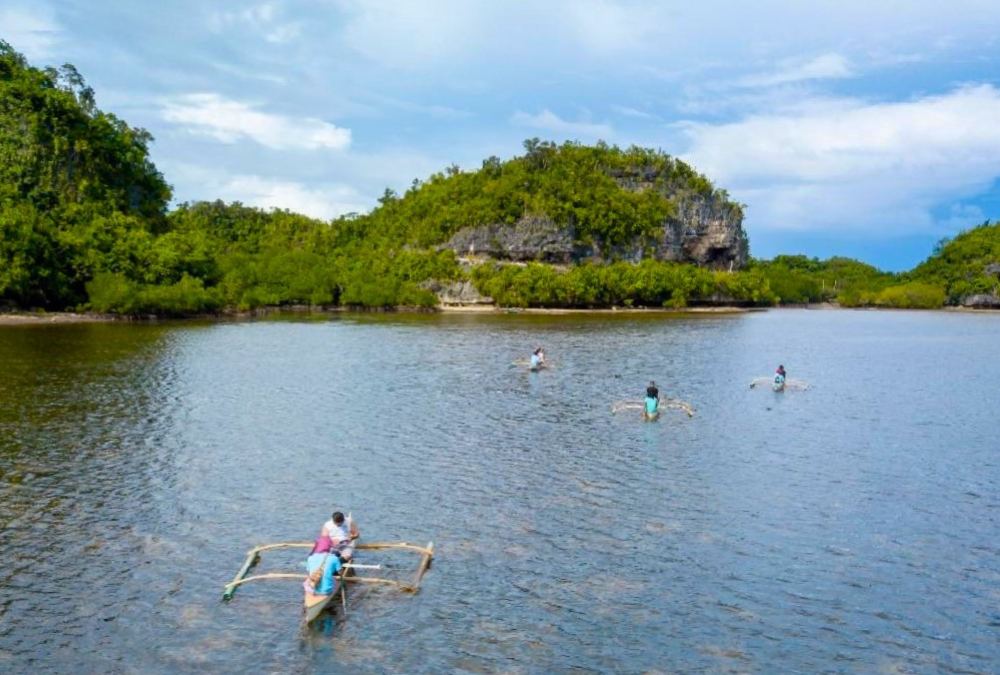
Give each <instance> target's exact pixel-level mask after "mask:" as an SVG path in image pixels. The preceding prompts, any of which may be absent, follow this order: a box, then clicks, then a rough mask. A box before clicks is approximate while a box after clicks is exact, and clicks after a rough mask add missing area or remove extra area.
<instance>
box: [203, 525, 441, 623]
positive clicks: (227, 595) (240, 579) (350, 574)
mask: <svg viewBox="0 0 1000 675" xmlns="http://www.w3.org/2000/svg"><path fill="white" fill-rule="evenodd" d="M312 547H313V542H282V543H277V544H264V545H262V546H256V547H254V548H252V549H250V550H249V551H248V552H247V557H246V560H245V561H244V562H243V566H242V567H240V569H239V571H238V572H237V573H236V576H235V577H234V578H233V580H232V581H231V582H229V583H228V584H226V586H225V591H224V592H223V594H222V599H223V600H225V601H229V600H232V598H233V595H234V594H235V593H236V589H237V588H239V587H240V586H242V585H243V584H245V583H247V582H250V581H257V580H260V579H298V580H299V581H305V580H306V578H307V576H306V574H304V573H297V574H296V573H290V572H271V573H268V574H257V575H252V576H248V575H249V574H250V571H251V570H253V568H254V567H255V566H256V565H257V564H258V563H259V562H260V554H261V553H263V552H265V551H273V550H276V549H283V548H303V549H311V548H312ZM354 548H355V551H357V550H370V551H371V550H389V549H396V550H404V551H413V552H415V553H420V554H421V557H420V565H419V566H418V567H417V571H416V574H415V575H414V577H413V580H412V581H411V582H410V583H403V582H400V581H396V580H394V579H382V578H379V577H368V576H360V575H358V574H357V573H356V571H357V570H366V569H376V570H377V569H381V565H366V564H360V563H355V562H354V561H353V560H352V561H351V562H348V563H345V564H344V567H343V568H342V569H341V571H340V574H338V575H337V576H336V577H335V580H336V581H335V583H334V587H333V591H332V592H331V593H330V594H329V595H317V594H314V593H308V592H306V593H305V597H304V599H303V608H304V613H305V623H306V625H308V624H310V623H312V622H313V621H315V620H316V618H317V617H319V616H320V615H321V614H322V613H323V610H324V609H326V608H327V607H328V606H329V605H330V602H331V601H332V600H333V599H334V598H336V597H337V595H340V597H341V600H342V602H344V603H345V607H346V596H345V585H346V584H347V583H369V584H384V585H389V586H395V587H396V588H398V589H399V590H401V591H405V592H407V593H416V592H417V591H418V590H419V589H420V581H421V579H423V577H424V574H425V573H426V572H427V570H428V568H429V567H430V565H431V560H432V559H433V558H434V543H433V542H429V543H428V544H427V546H415V545H413V544H408V543H406V542H397V543H392V542H372V543H365V544H360V543H359V544H355V546H354Z"/></svg>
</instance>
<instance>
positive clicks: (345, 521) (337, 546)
mask: <svg viewBox="0 0 1000 675" xmlns="http://www.w3.org/2000/svg"><path fill="white" fill-rule="evenodd" d="M320 536H321V537H329V538H330V540H331V541H332V542H333V550H334V552H335V553H337V555H339V556H340V557H341V559H342V560H345V561H346V560H350V559H351V556H353V555H354V540H355V539H357V538H358V537H360V536H361V532H360V531H359V530H358V526H357V524H356V523H355V522H354V518H352V517H351V516H347V517H344V514H343V513H341V512H340V511H334V512H333V515H332V516H330V520H328V521H326V522H325V523H323V529H322V530H321V531H320Z"/></svg>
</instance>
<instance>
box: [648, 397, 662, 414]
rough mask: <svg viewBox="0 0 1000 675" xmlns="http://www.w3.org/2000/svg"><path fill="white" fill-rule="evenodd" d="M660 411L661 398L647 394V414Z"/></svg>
mask: <svg viewBox="0 0 1000 675" xmlns="http://www.w3.org/2000/svg"><path fill="white" fill-rule="evenodd" d="M659 412H660V400H659V399H657V398H655V397H652V396H647V397H646V414H647V415H656V414H657V413H659Z"/></svg>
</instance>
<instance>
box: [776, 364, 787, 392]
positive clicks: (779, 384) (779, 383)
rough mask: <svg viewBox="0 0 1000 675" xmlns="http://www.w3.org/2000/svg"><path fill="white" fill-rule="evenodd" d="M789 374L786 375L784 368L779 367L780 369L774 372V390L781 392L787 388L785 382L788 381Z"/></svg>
mask: <svg viewBox="0 0 1000 675" xmlns="http://www.w3.org/2000/svg"><path fill="white" fill-rule="evenodd" d="M787 377H788V376H787V374H786V373H785V367H784V366H778V369H777V370H776V371H774V389H775V390H780V389H784V388H785V381H786V380H787Z"/></svg>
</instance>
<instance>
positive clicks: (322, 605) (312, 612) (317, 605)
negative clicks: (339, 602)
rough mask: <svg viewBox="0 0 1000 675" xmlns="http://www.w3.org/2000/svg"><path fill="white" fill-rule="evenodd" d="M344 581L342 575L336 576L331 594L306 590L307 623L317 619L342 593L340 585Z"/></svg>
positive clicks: (304, 601)
mask: <svg viewBox="0 0 1000 675" xmlns="http://www.w3.org/2000/svg"><path fill="white" fill-rule="evenodd" d="M342 583H344V582H343V581H341V579H340V577H339V576H337V577H335V580H334V583H333V591H332V592H331V593H330V594H329V595H317V594H316V593H309V592H306V594H305V598H304V599H303V602H302V606H303V607H304V608H305V611H306V624H310V623H312V622H313V621H315V620H316V618H317V617H318V616H319V615H320V614H322V613H323V610H324V609H326V608H327V605H329V604H330V603H331V602H333V600H334V599H336V597H337V596H338V595H339V594H340V585H341V584H342Z"/></svg>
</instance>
